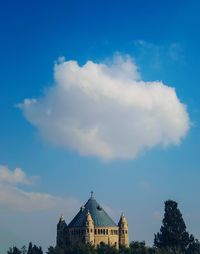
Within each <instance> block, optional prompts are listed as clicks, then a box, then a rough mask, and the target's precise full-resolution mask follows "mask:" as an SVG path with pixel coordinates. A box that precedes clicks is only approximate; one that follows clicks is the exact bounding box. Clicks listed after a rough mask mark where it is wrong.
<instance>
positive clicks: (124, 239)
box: [118, 213, 129, 247]
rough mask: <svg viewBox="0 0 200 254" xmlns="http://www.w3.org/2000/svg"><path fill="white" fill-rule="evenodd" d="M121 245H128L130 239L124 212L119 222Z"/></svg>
mask: <svg viewBox="0 0 200 254" xmlns="http://www.w3.org/2000/svg"><path fill="white" fill-rule="evenodd" d="M118 226H119V246H125V247H128V245H129V241H128V223H127V220H126V218H125V216H124V214H123V213H122V215H121V217H120V220H119V223H118Z"/></svg>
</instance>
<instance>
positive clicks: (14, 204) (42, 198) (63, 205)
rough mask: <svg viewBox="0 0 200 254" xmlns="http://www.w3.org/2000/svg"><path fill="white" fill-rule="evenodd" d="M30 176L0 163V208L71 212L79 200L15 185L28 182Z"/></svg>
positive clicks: (30, 179) (78, 203)
mask: <svg viewBox="0 0 200 254" xmlns="http://www.w3.org/2000/svg"><path fill="white" fill-rule="evenodd" d="M30 183H32V178H30V177H28V176H27V175H26V173H25V172H24V171H23V170H22V169H20V168H16V169H15V170H13V171H12V170H10V169H9V168H8V167H7V166H2V165H0V209H1V210H6V211H21V212H33V211H40V210H48V209H52V210H53V209H54V210H55V209H56V210H59V209H60V212H65V211H67V213H68V214H71V212H72V211H74V209H75V208H77V207H79V205H80V202H79V201H78V200H77V199H75V198H70V197H68V198H61V197H57V196H53V195H51V194H48V193H40V192H30V191H29V192H28V191H24V190H23V189H21V188H19V187H16V185H18V184H30Z"/></svg>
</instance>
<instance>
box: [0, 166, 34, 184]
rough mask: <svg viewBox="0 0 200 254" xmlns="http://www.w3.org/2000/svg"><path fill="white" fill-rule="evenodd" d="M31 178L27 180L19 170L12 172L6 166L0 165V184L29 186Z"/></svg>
mask: <svg viewBox="0 0 200 254" xmlns="http://www.w3.org/2000/svg"><path fill="white" fill-rule="evenodd" d="M32 180H33V178H28V177H27V176H26V174H25V172H24V171H23V170H22V169H21V168H16V169H14V170H13V171H12V170H10V169H9V168H8V167H7V166H2V165H0V183H9V184H30V183H31V182H32Z"/></svg>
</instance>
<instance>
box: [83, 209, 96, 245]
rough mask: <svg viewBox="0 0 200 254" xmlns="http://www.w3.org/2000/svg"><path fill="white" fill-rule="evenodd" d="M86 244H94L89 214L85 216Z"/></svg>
mask: <svg viewBox="0 0 200 254" xmlns="http://www.w3.org/2000/svg"><path fill="white" fill-rule="evenodd" d="M85 241H86V243H91V244H94V221H93V219H92V216H91V214H90V212H89V211H88V212H87V214H86V239H85Z"/></svg>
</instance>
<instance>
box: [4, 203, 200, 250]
mask: <svg viewBox="0 0 200 254" xmlns="http://www.w3.org/2000/svg"><path fill="white" fill-rule="evenodd" d="M7 254H44V252H43V250H42V248H41V247H38V246H36V245H33V244H32V243H29V246H28V248H26V246H23V247H22V248H21V249H18V248H17V247H16V246H14V247H12V248H10V249H9V250H8V251H7ZM46 254H200V242H199V241H198V240H197V239H195V237H194V236H193V235H192V234H189V232H188V231H187V229H186V225H185V222H184V220H183V217H182V214H181V212H180V210H179V208H178V204H177V202H175V201H173V200H167V201H166V202H165V211H164V218H163V220H162V225H161V228H160V231H159V232H158V233H157V234H155V235H154V245H153V247H149V246H146V244H145V242H144V241H143V242H138V241H132V242H130V245H129V247H124V246H120V248H119V249H116V248H115V247H114V246H109V245H106V244H104V243H101V244H100V245H99V246H98V247H97V248H95V247H94V246H93V245H91V244H75V245H70V244H68V246H66V247H65V248H64V249H60V248H59V247H53V246H50V247H49V248H48V250H47V251H46Z"/></svg>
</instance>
